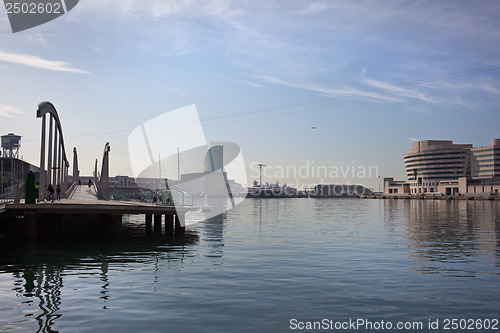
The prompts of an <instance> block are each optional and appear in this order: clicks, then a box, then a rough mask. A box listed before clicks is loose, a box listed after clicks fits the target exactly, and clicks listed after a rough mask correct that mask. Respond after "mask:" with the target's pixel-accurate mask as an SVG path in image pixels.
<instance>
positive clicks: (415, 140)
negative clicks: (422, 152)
mask: <svg viewBox="0 0 500 333" xmlns="http://www.w3.org/2000/svg"><path fill="white" fill-rule="evenodd" d="M408 140H410V141H414V142H417V141H420V140H419V139H415V138H408Z"/></svg>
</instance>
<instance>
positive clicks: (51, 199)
mask: <svg viewBox="0 0 500 333" xmlns="http://www.w3.org/2000/svg"><path fill="white" fill-rule="evenodd" d="M47 191H49V201H51V202H54V187H53V186H52V184H49V186H47Z"/></svg>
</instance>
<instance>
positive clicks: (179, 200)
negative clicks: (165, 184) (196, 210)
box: [170, 186, 194, 206]
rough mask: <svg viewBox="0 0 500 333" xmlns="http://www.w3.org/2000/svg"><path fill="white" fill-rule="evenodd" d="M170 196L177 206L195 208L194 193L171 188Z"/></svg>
mask: <svg viewBox="0 0 500 333" xmlns="http://www.w3.org/2000/svg"><path fill="white" fill-rule="evenodd" d="M170 194H171V195H172V199H173V200H174V202H175V203H176V204H177V205H182V206H194V195H193V194H192V193H190V192H187V191H184V190H181V189H180V188H177V187H173V186H170ZM189 199H191V200H189Z"/></svg>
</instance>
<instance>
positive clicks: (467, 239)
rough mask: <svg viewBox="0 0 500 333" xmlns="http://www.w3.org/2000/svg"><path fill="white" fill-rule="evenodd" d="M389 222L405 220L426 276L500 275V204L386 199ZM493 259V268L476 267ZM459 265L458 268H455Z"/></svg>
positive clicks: (410, 244) (414, 253) (415, 257)
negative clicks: (499, 269)
mask: <svg viewBox="0 0 500 333" xmlns="http://www.w3.org/2000/svg"><path fill="white" fill-rule="evenodd" d="M384 213H385V220H386V221H397V220H401V219H403V220H404V221H402V222H406V228H407V230H406V235H407V239H408V247H409V248H410V258H411V259H412V260H414V261H416V262H418V263H419V264H420V267H419V268H418V270H420V271H422V272H424V273H446V274H447V275H454V276H470V277H473V276H476V275H477V274H478V273H484V274H490V273H491V274H496V273H494V271H495V269H494V268H495V266H497V267H498V266H499V265H500V264H499V257H500V252H499V247H500V203H499V202H498V201H483V200H481V201H472V200H471V201H468V200H452V201H449V200H384ZM485 256H486V257H488V256H490V257H491V259H492V267H491V269H489V268H488V267H487V266H484V265H482V266H480V267H476V268H477V270H470V267H475V266H474V265H468V266H467V267H469V269H463V268H464V267H465V266H464V265H461V264H474V263H477V262H478V259H477V258H479V257H485ZM454 264H455V265H454Z"/></svg>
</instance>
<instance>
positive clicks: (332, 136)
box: [0, 0, 500, 188]
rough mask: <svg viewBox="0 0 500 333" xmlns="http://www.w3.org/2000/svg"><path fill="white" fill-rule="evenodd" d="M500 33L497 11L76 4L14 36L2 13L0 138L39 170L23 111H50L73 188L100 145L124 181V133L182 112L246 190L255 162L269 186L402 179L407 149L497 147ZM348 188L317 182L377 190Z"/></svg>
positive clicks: (411, 4)
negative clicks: (434, 142) (229, 154)
mask: <svg viewBox="0 0 500 333" xmlns="http://www.w3.org/2000/svg"><path fill="white" fill-rule="evenodd" d="M498 17H500V2H498V1H326V0H325V1H237V2H236V1H235V2H231V1H222V0H221V1H164V0H150V1H145V0H123V1H119V2H117V1H111V0H81V1H80V3H79V4H78V5H77V6H76V7H75V8H74V9H73V10H72V11H70V12H68V13H67V14H66V15H64V16H62V17H60V18H58V19H56V20H54V21H51V22H48V23H46V24H44V25H41V26H39V27H36V28H33V29H30V30H26V31H24V32H19V33H16V34H13V33H12V32H11V31H10V26H9V23H8V18H7V15H6V13H5V10H4V8H0V132H1V134H7V133H8V132H14V133H16V134H18V135H22V136H23V141H22V145H23V146H22V148H21V154H22V155H23V157H24V159H25V160H28V161H30V162H32V163H34V164H38V163H39V149H40V148H39V137H40V120H39V119H36V117H35V110H36V108H37V105H38V103H40V102H42V101H45V100H48V101H51V102H52V103H53V104H54V105H55V106H56V108H57V110H58V112H59V115H60V118H61V121H62V125H63V131H64V135H65V140H66V145H67V149H68V150H69V151H71V150H72V147H74V146H76V147H77V148H78V151H79V159H80V170H81V173H83V174H90V173H91V171H92V165H93V161H94V160H95V159H96V158H99V159H100V158H101V155H102V150H103V147H104V144H105V143H106V141H109V142H110V144H111V174H112V175H114V174H122V175H123V174H125V175H127V174H130V173H131V170H130V163H129V155H128V148H127V137H128V134H129V133H130V131H131V130H132V129H134V128H135V127H137V126H138V125H140V124H141V123H143V122H145V121H147V120H149V119H151V118H153V117H155V116H158V115H161V114H163V113H165V112H167V111H170V110H174V109H177V108H180V107H183V106H186V105H190V104H195V105H196V107H197V110H198V112H199V115H200V118H201V120H202V124H203V127H204V131H205V135H206V137H207V141H230V142H234V143H236V144H238V145H239V146H240V147H241V150H242V152H243V156H244V158H245V162H246V164H247V166H248V167H249V168H248V170H247V172H248V174H249V176H250V177H249V178H250V179H254V178H256V176H257V175H256V174H255V170H253V169H255V168H251V167H250V166H251V165H252V163H254V164H255V163H257V162H259V163H265V164H267V165H269V166H270V167H268V168H269V169H268V170H269V172H268V173H269V174H270V175H271V176H272V177H269V179H265V180H267V181H274V180H275V179H272V178H274V173H275V171H277V167H287V166H295V167H297V168H298V167H300V166H304V165H306V164H307V163H308V162H309V165H312V162H314V164H315V165H325V166H336V167H348V166H352V165H356V166H365V167H368V166H376V167H377V168H378V170H379V175H380V176H381V177H386V176H394V177H396V178H399V179H404V178H405V174H404V169H403V162H402V154H404V153H406V152H407V151H408V149H409V148H410V146H411V145H412V140H415V139H421V140H424V139H449V140H453V141H454V142H456V143H472V144H474V145H475V146H480V145H489V144H490V140H491V139H493V138H500V131H499V127H498V124H499V123H500V112H499V111H500V110H499V102H500V85H499V82H500V20H498ZM313 126H315V127H316V129H313V128H312V127H313ZM165 144H168V143H165ZM71 160H72V159H71V156H70V161H71ZM310 178H311V179H308V180H302V181H301V182H300V183H299V186H305V185H308V184H315V183H317V182H319V181H320V180H321V179H314V177H310ZM354 178H356V177H354ZM354 178H353V177H349V176H347V177H341V178H338V179H322V180H323V182H325V183H343V182H351V183H361V184H364V185H366V186H368V187H373V188H377V187H378V184H379V183H378V178H377V176H376V175H372V177H369V178H365V179H354ZM279 181H280V182H281V183H283V182H287V183H291V184H294V180H293V179H291V177H283V179H279Z"/></svg>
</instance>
